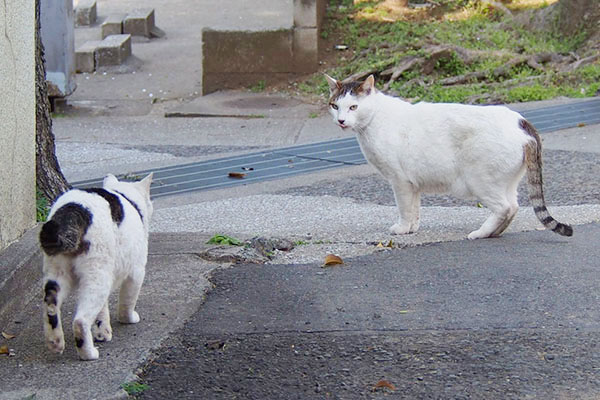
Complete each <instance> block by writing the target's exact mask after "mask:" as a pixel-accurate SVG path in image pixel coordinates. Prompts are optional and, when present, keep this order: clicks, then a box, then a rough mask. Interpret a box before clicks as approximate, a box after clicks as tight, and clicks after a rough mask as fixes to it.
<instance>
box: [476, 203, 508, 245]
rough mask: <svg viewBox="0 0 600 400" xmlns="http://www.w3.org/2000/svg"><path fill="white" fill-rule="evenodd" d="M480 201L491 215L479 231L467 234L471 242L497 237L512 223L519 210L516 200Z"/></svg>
mask: <svg viewBox="0 0 600 400" xmlns="http://www.w3.org/2000/svg"><path fill="white" fill-rule="evenodd" d="M481 201H482V203H483V205H485V206H486V207H487V208H488V209H490V211H492V215H490V216H489V217H488V218H487V219H486V220H485V222H484V223H483V225H481V227H480V228H479V229H477V230H475V231H473V232H471V233H469V236H468V238H469V239H471V240H473V239H482V238H488V237H496V236H499V235H500V234H501V233H502V232H504V230H505V229H506V228H507V227H508V225H509V224H510V223H511V222H512V220H513V218H514V217H515V215H516V213H517V211H518V209H519V205H518V204H517V203H516V200H515V201H514V202H511V201H509V200H508V199H506V198H503V199H502V200H497V199H487V200H484V199H482V200H481Z"/></svg>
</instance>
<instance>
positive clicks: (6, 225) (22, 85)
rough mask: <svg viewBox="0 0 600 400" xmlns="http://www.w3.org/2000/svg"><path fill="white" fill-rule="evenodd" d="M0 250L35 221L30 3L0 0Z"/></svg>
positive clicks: (32, 19)
mask: <svg viewBox="0 0 600 400" xmlns="http://www.w3.org/2000/svg"><path fill="white" fill-rule="evenodd" d="M0 32H1V34H0V250H2V249H4V248H5V247H6V246H7V245H8V244H10V243H11V242H13V241H15V240H17V239H18V238H19V237H20V236H21V235H22V234H23V233H24V232H25V230H27V229H29V228H31V227H32V226H33V225H34V224H35V40H34V38H35V2H33V1H24V0H14V1H3V2H0Z"/></svg>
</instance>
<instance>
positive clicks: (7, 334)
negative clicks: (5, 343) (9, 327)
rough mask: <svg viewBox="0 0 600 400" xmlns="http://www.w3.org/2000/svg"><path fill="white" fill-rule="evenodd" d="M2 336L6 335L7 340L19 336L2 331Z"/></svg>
mask: <svg viewBox="0 0 600 400" xmlns="http://www.w3.org/2000/svg"><path fill="white" fill-rule="evenodd" d="M2 337H4V339H6V340H10V339H14V338H16V337H17V336H16V335H11V334H10V333H6V332H2Z"/></svg>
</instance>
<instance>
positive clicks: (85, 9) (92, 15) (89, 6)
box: [75, 0, 98, 26]
mask: <svg viewBox="0 0 600 400" xmlns="http://www.w3.org/2000/svg"><path fill="white" fill-rule="evenodd" d="M97 15H98V14H97V12H96V0H79V4H77V8H76V9H75V22H76V24H77V25H78V26H87V25H92V24H94V23H95V22H96V17H97Z"/></svg>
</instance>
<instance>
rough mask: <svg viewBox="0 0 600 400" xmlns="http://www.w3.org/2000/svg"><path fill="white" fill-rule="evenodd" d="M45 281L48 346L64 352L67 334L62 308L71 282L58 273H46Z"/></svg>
mask: <svg viewBox="0 0 600 400" xmlns="http://www.w3.org/2000/svg"><path fill="white" fill-rule="evenodd" d="M43 282H44V283H43V295H44V301H43V303H42V309H43V320H44V337H45V339H46V346H47V347H48V349H49V350H50V351H52V352H53V353H62V352H63V351H64V349H65V336H64V332H63V328H62V322H61V312H60V308H61V306H62V303H63V301H64V299H65V298H66V297H67V295H68V294H69V291H70V288H71V284H70V282H69V281H68V279H66V278H64V277H63V276H56V275H46V276H45V277H44V280H43Z"/></svg>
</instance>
